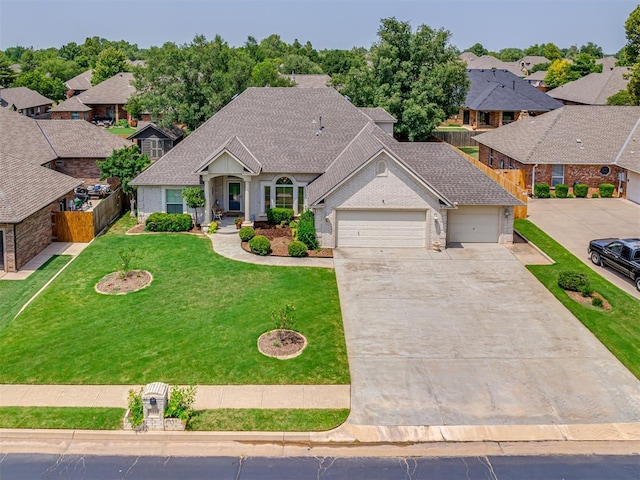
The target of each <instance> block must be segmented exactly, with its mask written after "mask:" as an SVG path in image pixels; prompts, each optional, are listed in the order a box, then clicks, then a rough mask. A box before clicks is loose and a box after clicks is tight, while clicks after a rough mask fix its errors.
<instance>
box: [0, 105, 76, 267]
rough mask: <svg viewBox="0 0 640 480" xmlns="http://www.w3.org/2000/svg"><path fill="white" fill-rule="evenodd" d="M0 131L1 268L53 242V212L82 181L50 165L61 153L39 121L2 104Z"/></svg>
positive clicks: (26, 258) (18, 264) (22, 260)
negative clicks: (51, 142)
mask: <svg viewBox="0 0 640 480" xmlns="http://www.w3.org/2000/svg"><path fill="white" fill-rule="evenodd" d="M0 131H2V135H1V136H0V171H1V172H2V174H0V198H1V199H2V201H0V272H2V271H7V272H15V271H17V270H19V269H20V268H22V267H23V266H24V265H25V264H26V263H27V262H28V261H29V260H31V259H32V258H33V257H34V256H36V255H37V254H38V253H40V252H41V251H42V250H43V249H44V248H45V247H46V246H47V245H49V244H50V243H51V241H52V230H51V213H52V212H53V211H56V210H60V208H61V206H62V207H63V208H64V205H65V204H66V201H67V199H70V198H73V189H74V188H75V187H77V186H78V185H80V184H81V183H82V181H81V180H78V179H75V178H72V177H69V176H67V175H64V174H62V173H58V172H56V171H54V170H52V169H50V168H47V165H49V164H51V163H52V162H55V160H56V158H58V156H57V154H56V152H55V151H54V150H53V148H52V147H51V145H50V144H49V142H48V141H47V139H46V138H45V136H44V135H42V132H41V131H40V129H39V128H38V126H37V124H36V122H35V121H34V120H31V119H29V118H25V117H23V116H21V115H18V114H16V113H13V112H10V111H7V110H5V109H0Z"/></svg>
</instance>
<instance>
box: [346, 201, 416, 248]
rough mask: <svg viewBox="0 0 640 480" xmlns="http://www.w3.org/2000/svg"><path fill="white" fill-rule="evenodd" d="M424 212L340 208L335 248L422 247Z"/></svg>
mask: <svg viewBox="0 0 640 480" xmlns="http://www.w3.org/2000/svg"><path fill="white" fill-rule="evenodd" d="M426 218H427V212H426V211H424V210H423V211H407V210H339V211H338V212H337V222H336V246H337V247H424V246H425V239H426V235H427V223H426Z"/></svg>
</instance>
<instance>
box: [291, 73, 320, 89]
mask: <svg viewBox="0 0 640 480" xmlns="http://www.w3.org/2000/svg"><path fill="white" fill-rule="evenodd" d="M287 78H289V80H291V81H292V82H293V83H294V84H295V86H296V87H299V88H321V87H328V86H329V83H331V77H330V76H329V75H324V74H323V75H312V74H305V75H297V74H291V75H287Z"/></svg>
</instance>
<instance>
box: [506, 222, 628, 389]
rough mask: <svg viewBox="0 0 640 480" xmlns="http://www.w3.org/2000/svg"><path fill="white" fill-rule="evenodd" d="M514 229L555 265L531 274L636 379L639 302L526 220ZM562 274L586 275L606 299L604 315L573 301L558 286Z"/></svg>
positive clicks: (531, 267)
mask: <svg viewBox="0 0 640 480" xmlns="http://www.w3.org/2000/svg"><path fill="white" fill-rule="evenodd" d="M515 229H516V230H518V232H520V233H522V234H523V235H524V236H525V237H527V238H528V239H529V240H530V241H531V242H532V243H534V244H535V245H536V246H537V247H539V248H540V249H542V250H543V251H544V252H545V253H546V254H547V255H549V256H550V257H551V258H552V259H553V260H554V261H555V262H556V263H555V264H554V265H527V268H528V269H529V270H530V271H531V273H533V274H534V275H535V276H536V277H537V278H538V280H540V282H541V283H542V284H543V285H544V286H546V287H547V288H548V289H549V291H551V293H553V294H554V295H555V296H556V298H558V300H560V302H562V303H563V304H564V306H565V307H567V308H568V309H569V310H570V311H571V313H573V314H574V315H575V316H576V317H577V318H578V319H579V320H580V321H581V322H582V323H583V324H584V325H585V326H586V327H587V328H588V329H589V330H591V332H593V334H594V335H595V336H596V337H597V338H598V339H599V340H600V341H601V342H602V343H603V344H604V345H605V346H606V347H607V348H608V349H609V350H610V351H611V352H612V353H613V354H614V355H615V356H616V357H617V358H618V359H619V360H620V361H621V362H622V363H623V364H624V365H625V366H626V367H627V368H628V369H629V370H630V371H631V372H632V373H633V374H634V375H635V376H636V377H638V378H640V355H638V352H640V302H639V301H638V300H637V299H635V298H633V297H632V296H631V295H629V294H628V293H626V292H624V291H622V290H620V289H619V288H618V287H616V286H615V285H613V284H612V283H610V282H608V281H607V280H605V279H604V278H603V277H601V276H600V275H598V274H597V273H596V272H594V271H593V270H591V269H590V268H589V267H588V266H586V265H585V264H583V263H582V262H581V261H580V260H578V259H577V258H576V257H575V256H574V255H572V254H571V253H570V252H569V251H568V250H566V249H565V248H564V247H562V246H561V245H560V244H559V243H557V242H556V241H555V240H553V239H552V238H551V237H549V236H548V235H547V234H546V233H544V232H543V231H542V230H540V229H539V228H538V227H536V226H535V225H534V224H533V223H531V222H529V221H528V220H524V219H518V220H515ZM585 255H586V250H585ZM565 270H575V271H578V272H581V273H584V274H586V275H587V276H588V277H589V280H590V281H591V286H592V288H593V290H594V291H596V292H598V293H600V294H601V295H602V296H603V297H604V298H606V299H607V300H608V301H609V303H611V306H612V309H611V310H610V311H605V310H603V309H601V308H597V307H593V306H591V305H581V304H579V303H577V302H575V301H573V300H572V299H571V298H570V297H569V296H568V295H567V294H566V293H565V291H564V290H563V289H562V288H560V287H559V286H558V276H559V274H560V272H562V271H565Z"/></svg>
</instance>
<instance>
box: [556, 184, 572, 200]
mask: <svg viewBox="0 0 640 480" xmlns="http://www.w3.org/2000/svg"><path fill="white" fill-rule="evenodd" d="M568 194H569V186H568V185H565V184H564V183H559V184H558V185H556V197H558V198H567V195H568Z"/></svg>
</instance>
